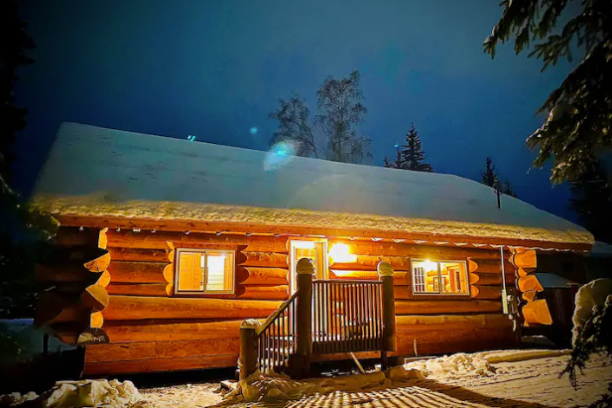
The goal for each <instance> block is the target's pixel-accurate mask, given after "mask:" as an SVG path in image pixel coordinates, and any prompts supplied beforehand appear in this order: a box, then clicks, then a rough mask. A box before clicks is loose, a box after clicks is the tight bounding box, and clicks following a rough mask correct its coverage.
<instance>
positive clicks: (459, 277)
mask: <svg viewBox="0 0 612 408" xmlns="http://www.w3.org/2000/svg"><path fill="white" fill-rule="evenodd" d="M412 284H413V293H416V294H419V293H425V294H427V293H437V294H467V293H468V285H469V282H468V274H467V268H466V264H465V262H457V261H455V262H440V261H429V260H426V261H417V260H414V261H412Z"/></svg>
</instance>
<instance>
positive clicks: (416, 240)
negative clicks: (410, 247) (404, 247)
mask: <svg viewBox="0 0 612 408" xmlns="http://www.w3.org/2000/svg"><path fill="white" fill-rule="evenodd" d="M426 242H427V241H423V240H420V239H415V240H414V243H415V244H424V243H426Z"/></svg>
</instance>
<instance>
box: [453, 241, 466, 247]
mask: <svg viewBox="0 0 612 408" xmlns="http://www.w3.org/2000/svg"><path fill="white" fill-rule="evenodd" d="M467 244H468V243H467V242H455V245H457V246H465V245H467Z"/></svg>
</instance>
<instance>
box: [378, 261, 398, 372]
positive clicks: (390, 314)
mask: <svg viewBox="0 0 612 408" xmlns="http://www.w3.org/2000/svg"><path fill="white" fill-rule="evenodd" d="M377 269H378V278H379V279H380V280H381V281H382V319H383V341H382V350H381V357H382V366H383V368H387V367H388V366H389V360H388V356H387V353H388V352H389V351H395V349H396V346H395V298H394V295H393V267H392V266H391V265H390V264H388V263H387V262H380V263H379V264H378V268H377Z"/></svg>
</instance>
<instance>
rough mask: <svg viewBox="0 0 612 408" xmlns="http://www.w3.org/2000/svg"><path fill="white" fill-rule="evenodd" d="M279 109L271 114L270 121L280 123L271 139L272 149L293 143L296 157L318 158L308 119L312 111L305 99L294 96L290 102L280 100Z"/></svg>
mask: <svg viewBox="0 0 612 408" xmlns="http://www.w3.org/2000/svg"><path fill="white" fill-rule="evenodd" d="M278 103H279V105H280V106H279V108H278V109H277V110H275V111H273V112H271V113H270V114H269V117H270V119H276V120H277V121H278V130H277V131H276V132H274V134H273V135H272V138H271V139H270V142H269V144H270V147H272V146H273V145H275V144H276V143H279V142H293V143H294V144H295V149H296V150H295V155H296V156H306V157H311V156H312V157H318V155H317V146H316V143H315V139H314V136H313V134H312V130H311V128H310V124H309V123H308V117H309V115H310V111H309V110H308V107H307V106H306V103H305V100H304V98H302V97H300V96H299V95H297V94H293V95H292V96H291V98H289V100H284V99H279V100H278Z"/></svg>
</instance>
